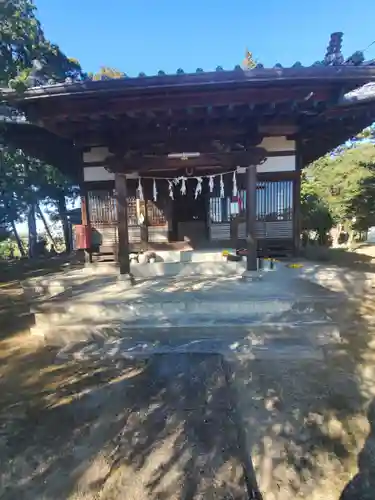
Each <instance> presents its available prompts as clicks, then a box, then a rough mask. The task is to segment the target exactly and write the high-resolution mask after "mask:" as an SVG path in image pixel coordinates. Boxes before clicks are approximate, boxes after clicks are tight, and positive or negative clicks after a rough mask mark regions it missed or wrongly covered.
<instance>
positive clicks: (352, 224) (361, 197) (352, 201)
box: [305, 143, 375, 237]
mask: <svg viewBox="0 0 375 500" xmlns="http://www.w3.org/2000/svg"><path fill="white" fill-rule="evenodd" d="M305 174H306V177H307V179H308V182H309V185H310V187H311V189H313V190H314V192H315V194H316V196H317V198H318V199H319V200H321V201H322V202H323V203H324V205H325V206H326V207H327V208H328V210H329V212H330V214H331V216H332V219H333V221H334V223H335V224H336V225H337V226H338V227H339V228H343V229H345V230H346V231H348V232H349V234H350V235H351V237H353V235H354V231H356V230H357V231H364V230H367V229H368V227H370V226H371V225H374V224H375V145H374V144H372V143H362V144H357V145H356V147H353V148H351V149H347V150H345V151H343V152H342V153H341V154H340V155H338V156H333V157H332V156H330V155H326V156H324V157H322V158H320V159H319V160H317V161H315V162H314V163H312V164H311V165H310V166H309V167H308V168H307V170H306V172H305Z"/></svg>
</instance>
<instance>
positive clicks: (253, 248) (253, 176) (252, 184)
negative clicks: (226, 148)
mask: <svg viewBox="0 0 375 500" xmlns="http://www.w3.org/2000/svg"><path fill="white" fill-rule="evenodd" d="M256 196H257V165H256V164H255V165H250V166H248V167H247V170H246V242H247V259H246V269H247V271H257V270H258V265H257V241H256V237H255V226H256V210H257V202H256Z"/></svg>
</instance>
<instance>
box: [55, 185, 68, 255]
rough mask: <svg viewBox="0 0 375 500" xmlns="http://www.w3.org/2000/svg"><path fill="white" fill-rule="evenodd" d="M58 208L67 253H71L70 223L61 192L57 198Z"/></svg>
mask: <svg viewBox="0 0 375 500" xmlns="http://www.w3.org/2000/svg"><path fill="white" fill-rule="evenodd" d="M57 208H58V212H59V216H60V220H61V223H62V227H63V233H64V241H65V249H66V252H67V253H70V252H71V251H72V242H71V238H70V225H69V221H68V217H67V215H66V201H65V196H64V194H59V196H58V198H57Z"/></svg>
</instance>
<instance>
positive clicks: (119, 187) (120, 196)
mask: <svg viewBox="0 0 375 500" xmlns="http://www.w3.org/2000/svg"><path fill="white" fill-rule="evenodd" d="M115 190H116V201H117V218H118V262H119V265H120V274H122V275H129V276H130V259H129V232H128V203H127V186H126V176H125V175H123V174H118V173H116V174H115Z"/></svg>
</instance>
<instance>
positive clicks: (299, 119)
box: [0, 33, 375, 169]
mask: <svg viewBox="0 0 375 500" xmlns="http://www.w3.org/2000/svg"><path fill="white" fill-rule="evenodd" d="M340 37H341V38H342V34H340V33H336V34H333V35H331V41H330V45H329V47H328V49H327V54H326V56H325V58H324V60H323V61H318V62H316V63H314V64H313V65H312V66H303V65H302V64H301V63H298V62H297V63H295V64H294V65H293V66H292V67H289V68H284V67H282V66H281V64H276V65H275V66H274V67H273V68H264V67H263V66H262V65H261V64H258V65H256V67H254V68H253V69H243V68H241V67H240V66H236V68H235V69H233V70H224V69H223V68H222V67H217V68H216V71H209V72H205V71H203V70H202V69H197V70H196V72H195V73H185V72H184V71H183V70H182V69H179V70H177V73H176V74H172V75H168V74H165V73H164V72H162V71H159V72H158V74H157V75H153V76H146V75H145V74H144V73H141V74H139V75H138V76H137V77H124V78H120V79H103V80H95V81H93V80H89V79H84V80H81V81H72V80H71V79H69V78H68V79H67V80H66V81H65V82H60V83H56V82H52V81H50V80H48V79H46V78H44V77H43V75H39V74H34V75H32V78H31V80H30V82H29V83H30V85H31V86H30V88H28V89H27V90H26V91H25V92H23V93H17V92H16V91H15V90H12V89H2V90H0V99H2V100H4V101H6V102H7V103H8V104H9V105H11V106H13V107H15V108H17V109H18V110H20V112H21V113H24V114H25V115H26V117H27V119H28V120H29V122H30V123H17V125H15V124H9V123H6V126H5V129H6V130H5V139H6V140H9V141H12V140H13V142H14V143H16V144H19V147H24V148H25V149H28V151H31V149H33V152H32V154H35V152H34V151H35V150H36V149H37V148H39V147H40V148H44V149H49V150H50V151H49V153H48V155H47V157H48V158H50V160H49V161H52V160H53V162H55V156H57V157H59V156H60V157H61V156H62V155H61V154H59V153H58V149H59V148H58V143H59V141H61V148H62V150H61V151H64V152H65V154H67V152H68V151H69V149H71V150H72V151H73V150H74V154H73V153H72V154H70V156H69V155H68V156H65V158H67V157H69V158H70V159H69V161H70V165H71V167H70V168H71V169H74V168H79V167H78V166H77V165H79V163H80V162H79V160H78V159H77V158H78V157H79V154H78V151H80V152H81V151H82V148H83V147H85V146H90V145H103V144H107V145H108V146H110V147H111V146H116V147H118V146H119V145H121V146H122V147H123V149H124V150H127V151H129V150H130V151H133V150H142V151H143V153H144V152H145V150H147V148H148V150H152V149H153V147H154V145H155V144H158V147H159V145H160V143H162V142H164V143H165V142H166V141H165V139H166V137H168V138H169V139H171V137H172V139H173V140H176V141H177V142H178V140H182V141H185V140H186V141H188V139H189V140H190V143H194V141H195V144H196V145H198V142H199V140H198V139H197V136H198V138H202V140H205V141H207V143H208V142H210V143H212V142H214V141H217V140H221V139H223V137H224V136H225V137H226V139H227V141H225V140H224V141H223V142H224V143H225V145H226V146H228V145H230V144H229V143H230V142H231V143H232V144H235V143H240V144H241V145H242V147H243V148H244V149H246V148H247V147H253V146H254V145H256V144H257V142H256V141H255V140H254V141H253V143H251V144H247V143H246V144H245V142H244V138H245V137H249V136H250V135H256V134H257V133H258V132H259V129H260V128H261V127H267V126H271V127H272V126H291V127H295V129H296V130H298V134H299V139H300V140H301V141H302V143H303V144H304V149H305V160H304V161H305V162H308V161H311V160H313V159H315V158H316V157H319V156H321V155H323V154H325V153H326V152H328V151H329V150H330V149H332V148H334V147H335V146H337V145H339V144H340V143H342V142H344V141H345V140H346V139H348V138H349V137H351V136H353V135H355V134H356V133H358V132H359V131H361V130H362V129H363V128H365V127H366V126H368V125H370V124H371V123H372V122H373V121H375V91H374V85H373V82H375V60H373V61H364V60H363V55H361V54H360V53H355V54H353V56H351V57H349V58H348V59H346V60H345V59H344V58H343V57H342V55H341V38H340ZM33 124H34V125H33ZM36 124H37V125H36ZM181 131H183V132H182V133H181ZM257 131H258V132H257ZM228 133H229V135H231V139H230V140H229V139H228V138H227V135H228ZM202 140H201V141H200V142H202ZM109 141H112V142H114V143H117V144H109ZM28 142H32V143H33V144H32V145H28ZM177 142H174V143H173V144H174V145H179V144H177ZM142 143H143V144H142ZM51 145H52V146H51ZM170 145H171V144H169V146H170ZM30 148H31V149H30ZM164 150H166V145H165V144H164ZM30 154H31V153H30ZM61 161H62V160H61ZM56 162H58V158H56Z"/></svg>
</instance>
